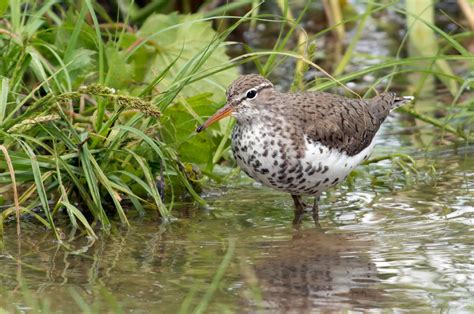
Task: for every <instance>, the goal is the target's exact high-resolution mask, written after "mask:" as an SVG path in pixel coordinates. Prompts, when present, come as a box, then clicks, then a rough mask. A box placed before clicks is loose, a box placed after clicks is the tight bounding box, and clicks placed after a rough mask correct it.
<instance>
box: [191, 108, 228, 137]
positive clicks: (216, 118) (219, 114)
mask: <svg viewBox="0 0 474 314" xmlns="http://www.w3.org/2000/svg"><path fill="white" fill-rule="evenodd" d="M231 114H232V107H231V106H230V105H228V104H227V105H225V106H224V107H222V108H221V109H219V110H218V111H217V112H216V113H215V114H213V115H212V116H210V117H209V119H207V120H206V122H204V123H203V124H202V125H200V126H198V127H197V129H196V132H197V133H199V132H201V131H202V130H204V129H207V128H208V127H209V126H210V125H211V124H213V123H214V122H217V121H219V120H220V119H223V118H225V117H228V116H230V115H231Z"/></svg>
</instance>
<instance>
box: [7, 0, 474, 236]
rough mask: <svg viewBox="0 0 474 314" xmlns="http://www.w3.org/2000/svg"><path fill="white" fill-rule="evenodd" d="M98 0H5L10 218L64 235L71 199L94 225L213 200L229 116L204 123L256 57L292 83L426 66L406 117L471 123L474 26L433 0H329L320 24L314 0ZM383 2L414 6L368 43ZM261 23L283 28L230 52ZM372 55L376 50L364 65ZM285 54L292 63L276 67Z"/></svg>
mask: <svg viewBox="0 0 474 314" xmlns="http://www.w3.org/2000/svg"><path fill="white" fill-rule="evenodd" d="M2 3H3V2H2ZM101 3H102V2H94V1H92V0H84V1H79V2H64V3H60V2H58V1H40V2H38V1H20V0H15V1H10V2H8V5H4V6H3V7H1V8H0V15H1V16H2V19H1V20H0V51H1V54H2V58H1V60H0V80H1V92H0V149H1V152H0V156H1V157H0V192H1V196H0V205H1V209H2V210H1V212H0V219H1V221H0V226H2V227H3V226H4V222H5V221H9V220H12V219H11V218H12V217H16V220H17V222H18V224H17V228H18V232H20V223H19V221H20V220H21V219H22V217H26V216H32V217H34V218H36V219H37V220H38V221H39V222H41V223H42V224H44V225H45V226H46V227H47V228H48V229H50V230H52V231H53V232H54V233H55V234H56V237H57V238H58V239H60V238H61V235H60V234H59V232H58V228H57V227H56V223H57V220H58V216H59V215H63V213H65V214H66V215H67V217H69V221H70V223H71V225H72V226H74V227H79V228H83V229H84V230H85V231H86V232H87V233H88V234H89V235H91V236H95V232H96V230H97V229H96V228H94V227H95V225H96V224H97V225H99V226H101V227H103V228H105V229H108V228H110V226H111V224H112V223H111V220H112V219H113V218H114V217H115V216H117V217H118V218H119V219H120V222H121V223H122V224H125V225H128V224H129V223H130V222H129V216H130V215H134V213H138V214H140V215H144V214H145V213H146V212H156V213H157V214H158V216H159V217H160V219H161V220H162V221H168V220H169V219H171V217H172V216H173V214H172V209H173V206H175V204H176V203H178V202H181V201H190V200H193V201H194V202H196V203H197V204H203V203H204V201H203V200H202V199H201V197H200V195H199V190H200V188H201V187H200V185H201V184H202V178H203V176H204V175H207V176H209V177H211V178H215V179H222V178H219V177H217V176H216V175H215V174H213V173H212V170H213V167H214V165H216V164H221V163H222V162H223V161H229V162H230V163H232V158H231V157H230V154H229V153H228V151H229V140H228V137H229V134H230V131H231V128H232V122H231V121H223V122H222V123H221V124H220V125H219V126H218V128H215V129H213V130H210V131H209V132H207V136H199V137H196V136H194V133H193V130H194V128H195V127H196V125H198V124H199V123H201V122H202V121H203V117H205V116H208V115H209V114H211V113H212V112H213V111H215V109H216V108H218V107H219V106H221V104H222V103H223V101H224V100H225V88H226V87H227V85H229V84H230V83H231V82H232V81H233V79H235V78H236V77H237V75H238V71H237V68H236V67H237V66H238V65H240V64H244V63H245V64H253V66H254V67H255V68H256V69H257V70H258V71H259V72H261V73H262V74H265V75H267V76H274V77H276V78H279V79H280V80H281V81H282V84H283V85H285V84H286V85H288V86H291V88H292V89H315V90H328V89H332V91H333V92H341V93H347V91H348V90H349V89H350V88H352V89H353V91H351V93H353V94H356V95H358V93H362V92H366V94H372V95H373V94H374V93H375V91H376V90H379V91H380V90H382V89H384V88H385V89H388V88H389V87H392V85H395V84H391V83H392V82H393V81H396V80H397V79H407V80H414V82H416V83H415V84H412V85H411V86H413V88H410V89H409V90H408V91H406V93H413V94H414V95H415V96H420V97H419V101H417V102H415V103H414V104H413V105H412V106H411V107H407V108H404V109H402V110H403V112H405V113H406V114H407V116H408V117H411V118H410V120H409V121H410V123H412V124H413V125H415V126H419V125H420V124H429V125H431V127H432V128H433V129H434V130H436V131H435V132H437V134H436V136H434V137H433V138H432V140H433V141H439V140H444V141H446V140H447V141H453V142H455V141H458V140H459V141H468V142H469V141H471V140H472V138H473V132H474V129H473V125H474V123H473V119H474V107H473V106H474V102H473V98H472V92H470V91H469V90H470V89H471V88H472V87H473V85H474V81H473V77H472V73H473V72H472V70H473V69H472V62H473V61H474V60H473V57H472V51H470V50H469V49H472V35H473V34H472V32H473V30H472V29H468V28H467V27H465V26H463V25H464V24H462V23H460V24H459V25H458V24H456V25H457V28H456V29H455V30H451V31H449V32H448V31H446V30H443V28H442V27H439V26H437V25H436V24H435V21H434V18H433V12H434V10H435V9H434V8H433V6H432V5H431V2H429V1H428V2H427V1H416V3H418V4H420V5H421V3H424V4H425V7H422V8H421V9H420V7H412V6H413V3H415V1H413V2H411V1H407V6H406V7H403V6H402V5H401V4H400V3H397V2H394V3H392V2H388V1H384V2H382V4H375V3H371V4H368V5H366V6H365V12H362V13H361V14H357V13H356V12H355V9H354V8H351V7H350V6H349V5H347V4H344V3H345V2H344V1H341V2H337V1H324V9H325V10H326V16H327V17H328V22H327V23H325V24H324V26H323V27H320V28H319V29H318V30H317V31H315V32H312V33H309V34H307V33H306V32H305V30H304V28H302V27H301V26H300V25H301V24H302V23H303V21H308V11H314V10H315V4H314V3H312V2H311V1H308V2H302V3H301V4H300V5H299V6H298V9H297V10H296V9H294V8H290V7H289V4H288V1H276V2H275V3H274V4H271V5H269V4H268V3H267V4H265V3H258V2H256V1H236V2H231V3H228V4H224V5H222V6H220V7H215V8H212V7H210V6H209V5H207V6H206V5H203V6H202V7H200V8H199V7H198V8H197V12H196V13H192V14H190V13H189V11H190V10H191V7H190V5H191V3H193V2H192V1H189V2H188V1H185V2H183V3H184V4H188V6H189V7H187V8H181V9H182V12H185V13H189V14H182V13H170V12H169V11H170V10H172V9H173V7H172V6H173V3H172V1H171V2H169V3H168V2H167V1H152V2H151V3H150V4H149V5H147V6H145V7H143V8H138V6H137V5H136V4H133V3H131V4H129V5H125V3H128V2H127V1H125V2H117V3H115V2H112V4H110V5H108V6H104V5H103V4H101ZM269 6H275V7H273V8H269ZM387 10H392V11H393V12H395V16H397V17H399V18H403V17H405V16H407V17H408V18H407V20H406V32H404V33H403V34H402V37H401V38H400V39H401V41H400V43H399V46H398V52H397V53H396V54H395V55H389V54H387V55H385V56H383V57H380V56H375V55H371V53H370V51H369V52H361V51H357V49H356V46H357V44H358V42H359V41H360V40H361V37H362V33H363V32H364V27H365V25H366V23H368V22H367V19H368V18H369V17H371V16H375V17H376V18H377V16H383V13H384V12H386V11H387ZM464 10H469V6H468V7H467V9H466V8H464ZM160 11H161V12H162V13H167V14H162V13H159V12H160ZM275 11H277V12H278V13H275ZM268 12H271V13H268ZM443 12H444V11H443ZM445 14H446V15H447V17H448V18H449V15H448V14H449V12H448V13H446V12H445ZM459 14H462V10H461V11H460V13H459ZM471 14H472V11H471ZM466 16H468V17H469V16H472V15H469V14H467V13H466ZM469 22H470V23H471V25H472V21H468V23H469ZM388 23H390V21H389V22H388ZM468 23H467V24H468ZM257 24H259V25H266V26H265V27H267V28H268V29H269V30H270V31H272V32H274V33H273V34H272V35H271V40H270V42H269V43H267V45H266V46H265V45H264V44H263V43H260V42H258V43H249V44H248V45H244V46H243V49H242V50H241V51H239V52H238V53H236V52H235V50H233V51H232V54H233V55H235V56H234V58H230V57H228V56H227V54H226V49H227V48H229V47H234V46H236V45H235V42H232V41H231V40H234V41H242V38H241V37H239V36H240V35H239V34H241V33H242V32H244V31H246V32H259V30H257V29H256V25H257ZM354 24H356V25H357V26H355V27H356V29H355V30H353V31H351V32H352V35H351V37H350V38H349V39H345V38H346V37H347V36H348V33H349V29H350V28H352V27H354ZM387 27H388V26H387ZM388 31H390V30H388ZM391 31H393V30H391ZM419 34H424V35H419ZM260 35H262V34H260ZM265 36H269V35H265ZM262 37H263V36H262ZM262 37H261V38H262ZM321 42H325V43H326V44H325V46H324V47H323V48H321V44H320V43H321ZM331 45H335V46H336V47H331ZM407 45H408V46H409V48H410V49H409V50H408V55H407V54H406V52H407V50H406V46H407ZM331 49H334V51H336V52H339V53H334V54H333V53H331V52H330V50H331ZM361 59H369V60H371V59H372V60H374V62H369V63H367V65H366V66H365V65H364V66H362V67H357V66H354V64H357V62H358V61H357V60H361ZM381 59H382V60H381ZM351 61H352V62H351ZM289 67H292V68H293V69H295V70H294V71H290V72H288V71H286V70H283V73H284V74H283V75H278V72H282V70H281V68H283V69H288V68H289ZM367 76H370V79H369V80H368V79H367ZM348 82H356V83H360V86H362V87H363V88H362V89H361V88H353V87H352V86H348V85H346V86H344V84H347V83H348ZM438 88H441V89H446V90H447V93H437V91H436V90H437V89H438ZM426 94H428V95H430V96H436V95H437V97H431V98H426V99H427V100H424V98H423V97H425V96H423V95H426ZM364 96H365V95H364ZM367 96H368V95H367ZM448 135H449V136H448ZM427 145H429V143H428V144H427ZM394 156H395V155H394ZM396 157H397V156H395V158H396ZM402 157H403V158H402V159H404V160H407V157H406V156H402ZM383 158H384V157H380V158H377V159H376V160H380V159H383ZM408 159H409V158H408ZM228 164H229V163H228Z"/></svg>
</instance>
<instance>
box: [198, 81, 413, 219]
mask: <svg viewBox="0 0 474 314" xmlns="http://www.w3.org/2000/svg"><path fill="white" fill-rule="evenodd" d="M412 99H413V97H412V96H405V97H397V96H396V95H395V94H394V93H383V94H380V95H378V96H376V97H374V98H372V99H367V100H365V99H350V98H346V97H343V96H339V95H334V94H329V93H325V92H300V93H282V92H279V91H277V90H276V89H275V88H274V86H273V84H272V83H271V82H270V81H269V80H267V79H265V78H264V77H263V76H260V75H257V74H249V75H243V76H241V77H239V78H238V79H237V80H235V81H234V82H233V83H232V85H230V87H229V88H228V89H227V103H226V105H225V106H224V107H223V108H221V109H220V110H218V111H217V112H216V113H215V114H214V115H212V116H211V117H210V118H209V119H208V120H207V121H206V122H204V124H202V125H201V126H199V127H198V128H197V129H196V132H201V131H202V130H204V129H205V128H207V127H209V126H210V125H211V124H213V123H214V122H216V121H219V120H220V119H222V118H224V117H227V116H233V117H235V118H236V119H237V123H236V125H235V127H234V130H233V133H232V151H233V153H234V157H235V160H236V161H237V164H238V165H239V166H240V168H241V169H242V170H243V171H244V172H245V173H246V174H247V175H249V176H250V177H252V178H253V179H255V180H257V181H258V182H260V183H262V184H264V185H266V186H269V187H272V188H274V189H277V190H279V191H283V192H288V193H290V194H291V196H292V198H293V201H294V205H295V218H294V220H293V223H295V224H299V223H300V222H301V219H302V216H303V213H304V209H305V207H306V205H305V204H304V203H303V201H302V195H312V196H315V199H314V205H313V218H314V219H315V221H317V220H318V201H319V196H320V194H321V193H322V192H323V191H325V190H327V189H328V188H330V187H331V186H334V185H336V184H338V183H339V182H341V181H343V180H344V179H345V178H346V177H347V175H348V174H349V173H350V172H351V171H352V170H353V169H354V168H355V167H356V166H357V165H359V164H360V163H361V162H363V161H364V160H366V159H367V158H368V157H369V155H370V153H371V152H372V150H373V148H374V136H375V134H376V133H377V131H378V130H379V128H380V125H381V124H382V122H383V121H384V120H385V118H386V117H387V116H388V114H389V113H390V111H392V110H393V109H395V108H397V107H399V106H401V105H403V104H404V103H406V102H408V101H410V100H412Z"/></svg>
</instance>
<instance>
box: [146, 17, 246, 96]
mask: <svg viewBox="0 0 474 314" xmlns="http://www.w3.org/2000/svg"><path fill="white" fill-rule="evenodd" d="M200 18H201V16H199V15H186V16H184V15H178V14H176V13H174V14H169V15H161V14H156V15H152V16H150V17H149V18H148V19H147V20H146V21H145V22H144V24H143V26H142V28H141V29H140V31H139V32H138V35H140V36H142V37H145V38H150V41H149V43H150V44H151V45H152V46H153V47H155V49H156V52H155V53H154V54H153V55H152V57H151V59H150V70H149V71H148V73H147V76H146V81H147V82H151V81H152V80H153V78H154V77H155V76H157V75H159V74H160V73H161V71H163V70H164V69H165V68H166V67H167V65H169V64H170V63H171V62H173V61H174V60H175V59H176V58H177V57H178V56H179V58H178V60H177V61H176V63H175V65H174V66H173V67H172V69H171V71H169V73H168V75H167V76H166V77H165V78H164V79H163V80H162V81H161V82H160V84H159V85H158V87H159V89H160V90H167V89H168V88H169V87H170V86H171V84H172V83H173V82H174V81H175V79H176V78H178V77H182V76H184V77H188V76H189V75H192V74H198V73H201V72H203V71H205V70H209V69H213V70H215V69H217V68H218V67H220V66H222V64H223V63H225V62H226V61H228V60H229V57H228V56H227V55H226V54H225V45H224V43H223V42H222V43H220V44H217V45H216V43H218V41H217V42H216V40H217V34H216V32H215V31H214V30H213V29H212V27H211V23H210V22H206V21H200V20H199V19H200ZM208 47H209V48H210V49H212V53H211V54H210V55H209V56H207V55H203V57H202V59H199V58H197V59H196V58H195V57H196V55H197V54H198V53H199V52H206V48H208ZM189 62H190V63H189ZM200 62H203V64H202V66H201V67H200V68H199V70H197V71H193V70H191V65H196V64H198V63H200ZM185 71H187V72H185ZM236 77H237V70H236V69H235V68H231V69H227V70H225V71H222V72H218V73H216V74H214V75H210V76H206V77H205V78H203V79H201V80H198V81H196V82H193V83H191V84H188V85H187V86H185V87H184V88H183V90H182V91H181V93H180V96H184V97H192V96H195V95H198V94H201V93H203V92H209V93H212V97H211V98H212V100H213V101H215V102H223V101H224V100H225V90H226V88H227V86H228V85H229V84H230V83H232V81H233V80H234V79H235V78H236Z"/></svg>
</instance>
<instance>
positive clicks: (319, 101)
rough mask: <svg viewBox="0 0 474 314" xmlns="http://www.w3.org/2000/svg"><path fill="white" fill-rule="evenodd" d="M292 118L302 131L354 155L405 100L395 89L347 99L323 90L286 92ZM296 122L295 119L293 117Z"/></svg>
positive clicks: (311, 138)
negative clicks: (368, 96) (370, 97)
mask: <svg viewBox="0 0 474 314" xmlns="http://www.w3.org/2000/svg"><path fill="white" fill-rule="evenodd" d="M286 97H287V98H288V99H286V100H285V102H287V103H292V104H294V105H293V106H292V108H291V109H290V110H288V113H287V114H289V115H291V117H292V119H293V120H298V122H297V123H298V124H299V125H300V126H301V127H302V130H303V132H304V135H305V136H306V137H307V138H308V140H310V141H314V142H319V143H321V144H323V145H325V146H327V147H329V148H334V149H337V150H340V151H343V152H345V153H347V154H348V155H349V156H353V155H356V154H358V153H359V152H361V151H362V150H363V149H364V148H366V147H367V146H369V145H370V143H371V142H372V140H373V138H374V136H375V134H376V133H377V131H378V130H379V128H380V125H381V124H382V123H383V121H384V120H385V119H386V117H387V116H388V114H389V113H390V111H391V110H393V109H394V108H396V107H398V106H399V105H401V104H403V103H404V102H406V101H408V100H409V99H404V98H401V99H400V98H398V97H397V96H396V95H395V94H394V93H384V94H380V95H379V96H376V97H374V98H372V99H350V98H347V97H343V96H339V95H334V94H329V93H324V92H305V93H295V94H286ZM295 122H296V121H295Z"/></svg>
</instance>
